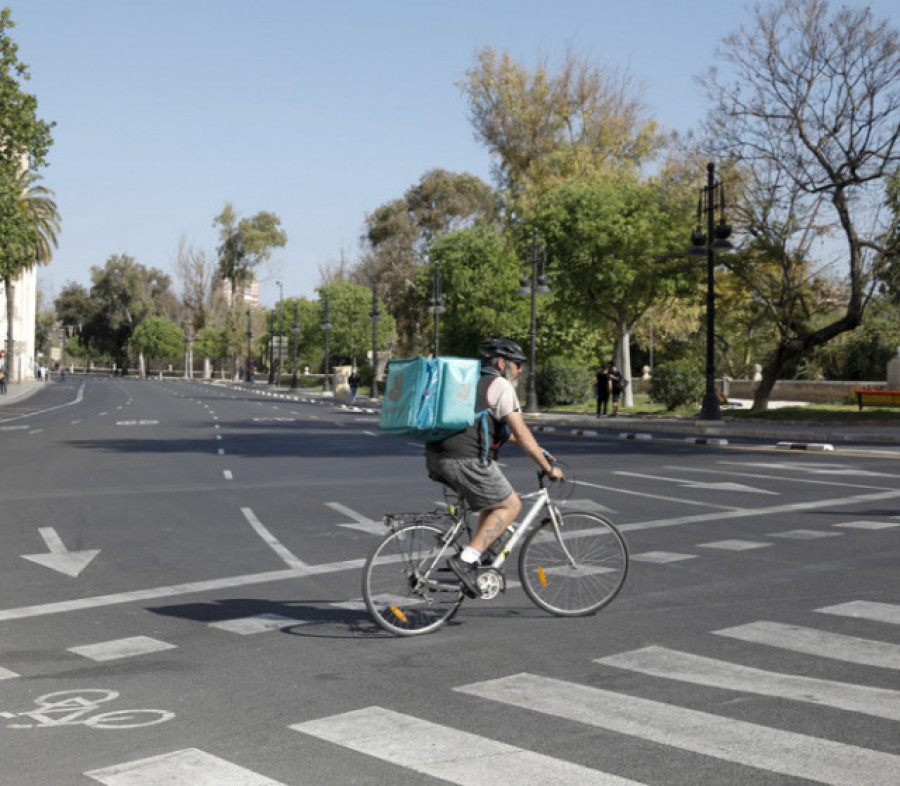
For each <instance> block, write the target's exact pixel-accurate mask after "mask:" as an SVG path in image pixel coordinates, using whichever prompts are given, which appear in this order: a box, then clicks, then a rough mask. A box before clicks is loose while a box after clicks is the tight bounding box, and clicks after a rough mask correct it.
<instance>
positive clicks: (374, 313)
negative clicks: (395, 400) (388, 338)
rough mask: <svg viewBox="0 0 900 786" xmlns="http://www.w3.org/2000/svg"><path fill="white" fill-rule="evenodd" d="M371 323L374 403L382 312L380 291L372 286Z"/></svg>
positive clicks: (376, 389)
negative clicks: (379, 326) (379, 325)
mask: <svg viewBox="0 0 900 786" xmlns="http://www.w3.org/2000/svg"><path fill="white" fill-rule="evenodd" d="M369 322H371V323H372V395H371V398H372V400H373V401H374V400H375V399H377V398H378V323H379V322H381V310H380V309H379V308H378V289H377V287H376V285H375V284H372V310H371V311H370V312H369Z"/></svg>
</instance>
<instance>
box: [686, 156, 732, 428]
mask: <svg viewBox="0 0 900 786" xmlns="http://www.w3.org/2000/svg"><path fill="white" fill-rule="evenodd" d="M717 197H718V204H717ZM717 210H718V212H719V223H718V224H716V223H715V213H716V211H717ZM704 214H705V215H706V233H705V234H704V232H703V216H704ZM730 235H731V227H730V226H728V224H726V223H725V190H724V188H723V186H722V184H721V183H720V182H718V181H717V180H716V165H715V164H714V163H712V162H710V163H708V164H707V165H706V185H705V186H703V187H702V188H701V189H700V200H699V201H698V203H697V228H696V229H695V230H694V231H693V232H692V233H691V248H690V249H689V250H688V254H689V255H690V256H693V257H706V392H705V393H704V394H703V404H702V406H701V409H700V419H701V420H721V419H722V413H721V411H720V410H719V397H718V395H717V394H716V343H715V338H716V290H715V259H714V257H715V254H716V253H718V252H723V251H730V250H731V249H733V248H734V246H732V245H731V243H730V242H729V240H728V238H729V236H730Z"/></svg>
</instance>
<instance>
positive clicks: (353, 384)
mask: <svg viewBox="0 0 900 786" xmlns="http://www.w3.org/2000/svg"><path fill="white" fill-rule="evenodd" d="M347 384H348V385H349V386H350V403H351V404H355V403H356V391H357V390H359V373H358V372H357V371H356V369H355V368H354V369H353V371H351V372H350V377H349V378H348V379H347Z"/></svg>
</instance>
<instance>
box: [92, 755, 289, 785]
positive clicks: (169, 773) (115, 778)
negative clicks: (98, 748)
mask: <svg viewBox="0 0 900 786" xmlns="http://www.w3.org/2000/svg"><path fill="white" fill-rule="evenodd" d="M84 774H85V775H86V776H87V777H88V778H91V779H92V780H95V781H97V782H98V783H102V784H103V786H158V784H161V783H167V784H178V783H184V784H190V786H285V784H283V783H281V781H273V780H272V779H271V778H266V777H264V776H262V775H260V774H258V773H256V772H252V771H251V770H248V769H245V768H244V767H239V766H238V765H237V764H232V763H231V762H230V761H226V760H225V759H220V758H219V757H218V756H213V755H212V754H209V753H204V752H203V751H201V750H197V749H196V748H187V749H185V750H182V751H174V752H173V753H164V754H162V755H161V756H151V757H150V758H148V759H137V760H136V761H129V762H126V763H124V764H115V765H113V766H112V767H104V768H102V769H99V770H92V771H91V772H86V773H84Z"/></svg>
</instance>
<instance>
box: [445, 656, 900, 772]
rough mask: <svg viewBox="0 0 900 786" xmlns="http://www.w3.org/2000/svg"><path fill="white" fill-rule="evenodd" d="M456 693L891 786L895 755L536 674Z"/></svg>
mask: <svg viewBox="0 0 900 786" xmlns="http://www.w3.org/2000/svg"><path fill="white" fill-rule="evenodd" d="M455 690H457V691H459V692H461V693H466V694H469V695H471V696H478V697H480V698H484V699H491V700H493V701H498V702H502V703H504V704H510V705H512V706H515V707H522V708H525V709H529V710H534V711H536V712H542V713H545V714H548V715H553V716H555V717H561V718H566V719H568V720H572V721H576V722H578V723H586V724H588V725H591V726H596V727H599V728H601V729H608V730H610V731H613V732H617V733H619V734H627V735H629V736H632V737H637V738H641V739H645V740H650V741H651V742H654V743H658V744H660V745H668V746H672V747H676V748H681V749H682V750H686V751H691V752H693V753H699V754H701V755H703V756H711V757H713V758H716V759H721V760H724V761H728V762H732V763H734V764H739V765H743V766H747V767H756V768H758V769H762V770H767V771H769V772H776V773H780V774H782V775H788V776H791V777H797V778H808V779H809V780H811V781H816V782H818V783H825V784H829V786H847V784H848V783H852V784H854V786H896V783H897V772H900V756H894V755H892V754H889V753H881V752H879V751H874V750H869V749H867V748H859V747H855V746H853V745H846V744H844V743H841V742H833V741H831V740H823V739H819V738H816V737H809V736H806V735H804V734H797V733H795V732H789V731H781V730H778V729H770V728H768V727H767V726H761V725H758V724H756V723H748V722H747V721H740V720H733V719H731V718H727V717H724V716H722V715H713V714H711V713H707V712H700V711H698V710H691V709H686V708H684V707H676V706H674V705H672V704H665V703H663V702H659V701H652V700H650V699H644V698H640V697H638V696H628V695H625V694H621V693H614V692H613V691H608V690H602V689H600V688H592V687H589V686H585V685H577V684H574V683H570V682H563V681H562V680H556V679H551V678H549V677H540V676H537V675H534V674H515V675H512V676H510V677H503V678H501V679H497V680H488V681H487V682H480V683H473V684H471V685H465V686H462V687H459V688H456V689H455Z"/></svg>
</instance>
